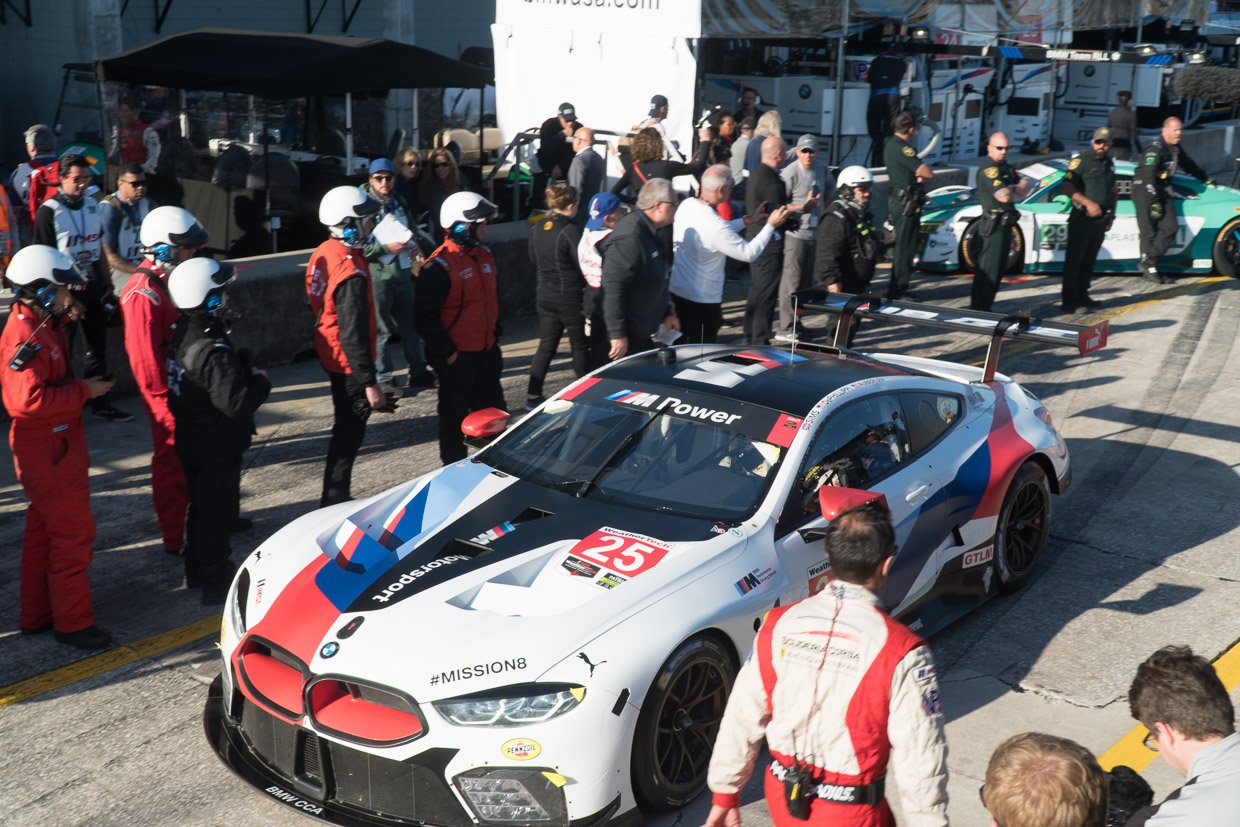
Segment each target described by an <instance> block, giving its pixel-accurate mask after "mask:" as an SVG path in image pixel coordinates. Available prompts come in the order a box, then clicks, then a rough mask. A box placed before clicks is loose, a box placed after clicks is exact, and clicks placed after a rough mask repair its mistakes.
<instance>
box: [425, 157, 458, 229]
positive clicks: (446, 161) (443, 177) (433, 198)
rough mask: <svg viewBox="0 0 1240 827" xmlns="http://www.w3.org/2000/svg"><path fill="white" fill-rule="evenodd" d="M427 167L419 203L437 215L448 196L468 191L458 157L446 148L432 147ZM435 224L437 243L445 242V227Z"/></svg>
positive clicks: (433, 214)
mask: <svg viewBox="0 0 1240 827" xmlns="http://www.w3.org/2000/svg"><path fill="white" fill-rule="evenodd" d="M426 165H427V167H429V169H427V170H426V171H425V172H423V173H422V180H421V182H420V183H419V184H418V204H419V205H421V207H422V209H424V210H426V211H428V212H429V213H430V214H431V215H432V216H437V215H439V213H440V212H441V211H442V209H443V202H444V201H446V200H447V199H448V196H450V195H452V194H454V193H458V192H463V191H468V187H466V186H465V184H464V182H463V181H462V180H461V170H460V167H458V166H457V163H456V157H455V156H454V155H453V154H452V153H451V152H449V151H448V150H446V149H432V150H431V153H430V156H429V157H428V159H427V162H426ZM434 224H435V232H434V235H435V243H436V244H443V239H444V235H443V228H442V227H440V226H439V222H438V221H436V222H434Z"/></svg>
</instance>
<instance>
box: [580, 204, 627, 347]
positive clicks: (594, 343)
mask: <svg viewBox="0 0 1240 827" xmlns="http://www.w3.org/2000/svg"><path fill="white" fill-rule="evenodd" d="M587 214H588V216H589V217H588V218H587V219H586V228H585V232H583V233H582V234H581V242H580V243H579V244H578V245H577V261H578V263H579V264H580V265H581V275H582V278H584V279H585V289H584V291H583V293H582V311H583V312H584V313H585V317H586V328H587V329H586V336H588V337H589V339H590V370H594V369H595V368H598V367H602V366H603V365H605V364H607V354H608V351H610V350H611V340H610V339H609V338H608V336H607V324H606V322H604V320H603V256H602V253H600V252H599V249H598V245H599V243H600V242H601V241H602V240H603V239H605V238H607V236H609V235H611V231H612V230H614V229H615V228H616V224H618V223H619V221H620V218H621V217H622V216H623V215H624V209H623V206H622V205H621V203H620V199H619V198H617V197H616V196H614V195H612V194H611V193H610V192H601V193H599V194H598V195H596V196H594V197H593V198H591V199H590V209H589V211H588V213H587Z"/></svg>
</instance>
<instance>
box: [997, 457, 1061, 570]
mask: <svg viewBox="0 0 1240 827" xmlns="http://www.w3.org/2000/svg"><path fill="white" fill-rule="evenodd" d="M1050 518H1051V487H1050V485H1049V484H1048V483H1047V481H1046V472H1045V471H1043V470H1042V466H1041V465H1038V464H1037V463H1036V462H1034V461H1033V460H1030V461H1028V462H1026V463H1025V464H1024V465H1022V466H1021V467H1020V470H1019V471H1017V472H1016V478H1015V479H1014V480H1012V486H1011V487H1010V488H1008V492H1007V496H1006V497H1004V498H1003V508H1002V509H1001V510H1000V511H999V524H998V526H997V528H996V531H995V566H997V567H998V569H999V591H1001V592H1003V593H1004V594H1011V593H1012V592H1014V591H1016V590H1017V589H1019V588H1020V587H1021V586H1023V585H1025V581H1026V580H1028V579H1029V577H1030V575H1032V574H1033V567H1034V566H1035V565H1037V562H1038V557H1039V556H1040V555H1041V554H1042V549H1044V548H1046V538H1047V536H1048V535H1049V533H1050Z"/></svg>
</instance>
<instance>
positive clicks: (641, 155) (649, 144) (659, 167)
mask: <svg viewBox="0 0 1240 827" xmlns="http://www.w3.org/2000/svg"><path fill="white" fill-rule="evenodd" d="M698 139H699V141H700V143H699V144H698V148H697V152H695V153H693V160H692V161H690V162H689V163H687V164H682V163H681V162H680V161H667V160H664V158H663V138H662V137H660V136H659V133H658V131H657V130H655V129H653V128H651V127H646V128H645V129H642V130H640V131H638V133H637V134H636V135H635V136H633V145H632V149H631V151H632V158H633V161H632V163H631V164H630V165H629V168H628V169H627V170H626V171H625V173H624V175H622V176H620V180H619V181H617V182H616V183H615V184H614V185H613V186H612V188H611V192H612V194H613V195H619V196H621V197H622V198H623V197H624V193H625V190H629V191H630V192H631V193H634V194H636V193H637V191H638V190H640V189H641V188H642V186H643V185H644V184H645V183H646V182H647V181H653V180H654V179H655V178H666V179H667V180H668V181H670V180H672V179H673V178H675V177H676V176H677V175H692V176H693V177H694V178H696V177H697V176H699V175H701V174H702V170H704V169H706V156H707V153H709V152H710V129H709V128H707V127H702V128H701V129H699V130H698Z"/></svg>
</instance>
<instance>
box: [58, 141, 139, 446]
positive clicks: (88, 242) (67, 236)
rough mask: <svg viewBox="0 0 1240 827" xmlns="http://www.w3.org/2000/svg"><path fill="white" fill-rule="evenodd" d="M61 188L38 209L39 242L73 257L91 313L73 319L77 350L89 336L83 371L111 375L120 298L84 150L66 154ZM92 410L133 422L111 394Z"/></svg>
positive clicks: (70, 333)
mask: <svg viewBox="0 0 1240 827" xmlns="http://www.w3.org/2000/svg"><path fill="white" fill-rule="evenodd" d="M58 174H59V176H60V189H59V191H58V192H57V193H56V195H55V196H53V197H52V198H49V199H48V200H47V201H46V202H45V203H44V204H43V205H42V206H41V207H39V209H38V212H37V213H36V214H35V222H34V242H35V244H46V245H47V246H49V247H56V248H57V249H59V250H60V251H61V252H62V253H64V254H66V255H67V256H69V258H71V259H73V262H74V263H75V264H76V265H77V268H78V270H79V271H81V273H82V275H83V276H85V277H86V286H85V287H84V288H83V289H82V290H81V291H79V292H78V293H77V294H76V298H77V299H78V301H79V302H81V303H82V305H83V307H84V308H85V316H84V317H83V318H82V321H81V322H80V323H77V324H71V325H70V326H69V327H68V329H67V331H66V336H67V337H68V339H69V349H70V352H71V353H72V350H73V348H74V345H75V344H76V342H77V335H76V331H77V329H78V328H79V327H80V328H81V329H82V335H83V338H84V339H85V340H86V350H85V352H84V353H83V360H82V366H83V373H84V374H85V376H86V378H87V379H93V378H96V377H105V378H106V377H107V376H108V375H109V374H108V325H109V323H111V322H115V321H119V316H117V315H116V314H118V313H119V312H120V311H119V302H118V301H117V298H116V292H115V290H114V289H113V287H112V276H111V274H110V273H107V272H106V271H105V265H104V261H103V246H102V239H103V230H102V227H101V225H100V223H99V214H98V212H97V210H98V207H99V205H98V204H97V203H95V202H94V201H93V200H91V199H89V198H86V197H85V196H84V193H85V192H86V187H87V185H88V184H89V183H90V164H89V162H87V160H86V159H85V158H83V157H82V156H81V155H66V156H64V157H63V158H61V159H60V163H59V165H58ZM91 412H92V414H93V415H94V416H95V417H96V418H97V419H103V420H106V421H108V422H128V421H130V420H131V419H133V414H131V413H127V412H126V411H122V410H121V409H120V408H117V407H116V406H114V405H113V404H112V403H111V402H110V401H109V400H108V395H107V394H106V393H105V394H101V395H99V396H95V397H92V398H91Z"/></svg>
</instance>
